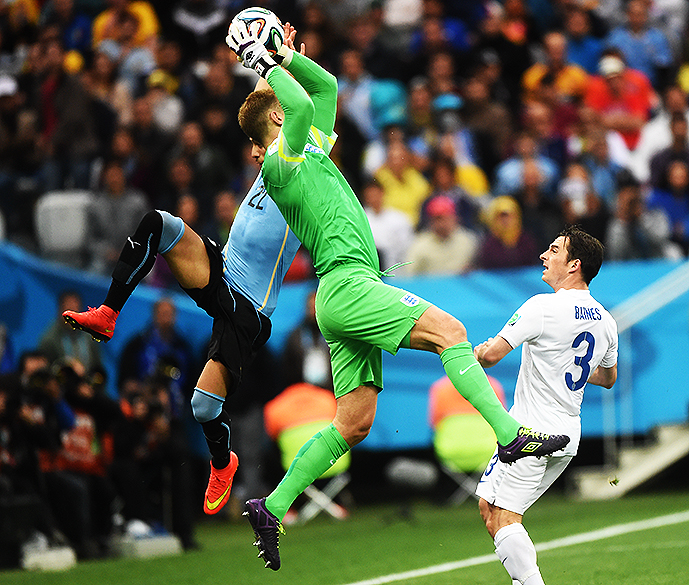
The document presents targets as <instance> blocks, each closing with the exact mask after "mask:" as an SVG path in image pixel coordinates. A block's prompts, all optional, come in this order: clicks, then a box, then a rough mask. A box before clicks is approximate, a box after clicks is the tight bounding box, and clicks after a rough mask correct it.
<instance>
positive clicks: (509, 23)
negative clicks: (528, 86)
mask: <svg viewBox="0 0 689 585" xmlns="http://www.w3.org/2000/svg"><path fill="white" fill-rule="evenodd" d="M527 34H528V31H527V28H526V27H520V26H519V23H518V22H516V21H515V20H514V19H511V18H510V19H509V20H508V17H507V15H506V13H505V8H503V5H502V4H501V3H500V2H497V1H491V2H487V3H486V13H485V17H484V18H483V20H482V21H481V24H480V29H479V31H478V38H477V40H476V43H475V44H474V48H473V51H472V52H473V55H474V61H475V62H476V63H477V64H483V65H487V64H488V63H491V64H493V65H494V64H497V66H498V73H500V72H501V73H502V81H503V82H504V84H505V89H506V91H507V96H504V100H503V101H505V102H507V103H508V104H509V105H510V106H516V105H517V104H518V100H519V96H520V94H521V80H522V76H523V75H524V72H525V71H526V70H527V69H528V67H529V66H530V65H531V55H530V53H529V46H528V42H527ZM487 60H489V61H487Z"/></svg>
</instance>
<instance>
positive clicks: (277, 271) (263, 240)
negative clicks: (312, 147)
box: [222, 174, 301, 317]
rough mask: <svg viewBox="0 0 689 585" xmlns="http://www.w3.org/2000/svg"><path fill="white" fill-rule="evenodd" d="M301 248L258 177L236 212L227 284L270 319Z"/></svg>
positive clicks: (227, 248)
mask: <svg viewBox="0 0 689 585" xmlns="http://www.w3.org/2000/svg"><path fill="white" fill-rule="evenodd" d="M300 245H301V243H300V242H299V240H298V239H297V237H296V236H295V235H294V234H293V233H292V230H291V229H290V228H289V226H288V225H287V222H285V220H284V218H283V217H282V214H281V213H280V211H279V210H278V208H277V205H275V203H274V202H273V200H272V199H271V198H270V197H269V196H268V193H267V192H266V189H265V187H264V186H263V178H262V177H261V175H260V174H259V176H258V177H257V178H256V180H255V181H254V184H253V185H252V186H251V189H249V192H248V193H247V195H246V197H244V200H243V201H242V203H241V204H240V206H239V209H238V210H237V215H236V216H235V218H234V222H233V223H232V228H231V229H230V236H229V237H228V238H227V243H226V244H225V247H224V248H223V252H222V255H223V263H224V265H225V267H224V277H225V281H226V282H227V283H228V284H229V285H230V286H231V287H232V288H234V289H235V290H237V291H239V292H240V293H241V294H243V295H244V296H245V297H246V298H247V299H249V300H250V301H251V303H252V304H253V305H254V307H256V309H257V310H258V311H260V312H261V313H263V314H264V315H265V316H266V317H270V316H271V315H272V313H273V311H274V310H275V305H276V303H277V299H278V294H279V292H280V287H281V286H282V279H283V278H284V277H285V274H286V273H287V270H288V269H289V267H290V264H292V260H294V256H295V254H296V253H297V250H298V249H299V246H300Z"/></svg>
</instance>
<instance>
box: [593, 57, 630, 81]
mask: <svg viewBox="0 0 689 585" xmlns="http://www.w3.org/2000/svg"><path fill="white" fill-rule="evenodd" d="M624 69H625V66H624V61H622V59H620V58H619V57H615V55H606V56H605V57H603V58H602V59H601V60H600V61H599V62H598V71H599V73H600V74H601V75H602V76H603V77H613V76H615V75H619V74H620V73H622V72H623V71H624Z"/></svg>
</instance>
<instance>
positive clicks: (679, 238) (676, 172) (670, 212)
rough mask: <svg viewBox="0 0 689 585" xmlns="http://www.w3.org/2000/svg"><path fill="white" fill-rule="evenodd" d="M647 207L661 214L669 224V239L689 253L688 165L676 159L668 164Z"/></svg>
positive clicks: (684, 161)
mask: <svg viewBox="0 0 689 585" xmlns="http://www.w3.org/2000/svg"><path fill="white" fill-rule="evenodd" d="M647 207H648V209H649V210H660V211H662V212H663V214H664V215H665V217H666V218H667V221H668V223H669V224H670V234H671V235H670V238H671V240H672V241H673V242H675V243H677V244H679V245H680V246H681V247H682V251H683V253H684V255H685V256H686V254H687V252H688V251H689V163H688V162H687V161H686V160H684V159H682V158H678V159H675V160H672V161H670V162H669V163H668V166H667V170H666V177H665V180H664V181H663V186H662V187H656V188H654V189H653V190H652V191H651V196H650V197H649V199H648V202H647Z"/></svg>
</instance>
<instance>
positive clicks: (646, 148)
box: [629, 85, 689, 183]
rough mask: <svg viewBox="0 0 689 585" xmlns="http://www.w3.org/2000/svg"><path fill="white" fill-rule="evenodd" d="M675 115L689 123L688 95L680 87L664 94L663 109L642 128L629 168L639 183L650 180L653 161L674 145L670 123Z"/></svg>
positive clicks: (669, 87) (673, 86)
mask: <svg viewBox="0 0 689 585" xmlns="http://www.w3.org/2000/svg"><path fill="white" fill-rule="evenodd" d="M675 114H681V115H683V116H684V117H685V118H686V119H687V123H689V108H687V94H686V92H685V91H684V90H683V89H682V88H681V87H680V86H679V85H670V86H668V87H667V88H666V89H665V91H664V92H663V103H662V107H661V108H660V109H659V110H658V112H657V113H656V115H655V116H653V118H651V119H650V120H649V121H648V122H646V123H645V124H644V126H643V127H642V128H641V135H640V137H639V142H638V144H637V146H636V149H635V150H634V153H633V155H632V163H631V164H630V166H629V168H630V169H631V170H632V172H633V173H634V176H635V177H636V179H637V180H638V181H639V182H641V183H645V182H647V181H648V180H649V179H650V176H651V159H652V158H653V157H654V156H655V155H656V154H658V153H659V152H660V151H661V150H663V149H664V148H667V147H668V146H670V144H671V143H672V134H671V132H670V121H671V119H672V117H673V116H674V115H675Z"/></svg>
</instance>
